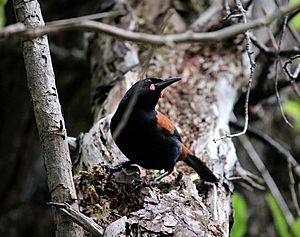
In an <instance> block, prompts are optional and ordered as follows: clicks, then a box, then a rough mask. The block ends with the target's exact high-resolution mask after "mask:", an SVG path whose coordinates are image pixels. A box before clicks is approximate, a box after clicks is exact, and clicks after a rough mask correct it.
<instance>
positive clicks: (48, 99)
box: [14, 0, 82, 237]
mask: <svg viewBox="0 0 300 237" xmlns="http://www.w3.org/2000/svg"><path fill="white" fill-rule="evenodd" d="M14 8H15V14H16V18H17V20H18V21H19V22H21V23H23V24H25V25H26V26H28V27H32V28H34V27H38V26H43V25H44V21H43V17H42V14H41V9H40V5H39V3H38V2H37V1H35V0H33V1H26V0H15V1H14ZM22 47H23V56H24V61H25V67H26V72H27V83H28V88H29V90H30V93H31V97H32V102H33V107H34V113H35V118H36V123H37V127H38V131H39V136H40V140H41V144H42V148H43V156H44V161H45V167H46V172H47V176H48V187H49V192H50V194H51V199H52V201H53V202H68V203H69V204H71V205H72V206H74V207H78V204H77V202H76V200H77V197H76V191H75V187H74V183H73V179H72V168H71V160H70V155H69V149H68V144H67V134H66V129H65V123H64V119H63V116H62V111H61V106H60V103H59V99H58V93H57V90H56V85H55V76H54V72H53V68H52V62H51V56H50V51H49V45H48V39H47V37H46V36H43V37H40V38H36V39H31V40H28V39H23V41H22ZM54 222H55V230H56V236H64V237H66V236H70V237H71V236H82V230H81V227H79V226H78V225H76V224H74V223H72V222H71V221H70V220H69V219H67V218H66V217H64V216H62V215H61V214H60V213H59V212H57V211H55V212H54Z"/></svg>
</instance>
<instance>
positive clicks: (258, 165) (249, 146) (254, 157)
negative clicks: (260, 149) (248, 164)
mask: <svg viewBox="0 0 300 237" xmlns="http://www.w3.org/2000/svg"><path fill="white" fill-rule="evenodd" d="M239 140H240V141H241V143H242V145H243V146H244V148H245V150H246V151H247V153H248V155H249V157H250V159H251V160H252V162H253V163H254V165H255V166H256V168H257V169H258V170H259V172H260V173H261V175H262V176H263V178H264V180H265V182H266V184H267V186H268V188H269V189H270V191H271V193H272V195H273V196H274V198H275V199H276V201H277V203H278V205H279V207H280V209H281V211H282V213H283V215H284V217H285V220H286V221H287V223H288V224H289V225H291V224H292V223H293V222H294V217H293V215H292V213H291V212H290V210H289V208H288V205H287V204H286V202H285V200H284V198H283V197H282V195H281V193H280V191H279V189H278V187H277V185H276V183H275V181H274V180H273V178H272V176H271V174H270V173H269V171H268V170H267V168H266V166H265V165H264V163H263V162H262V160H261V159H260V157H259V156H258V154H257V152H256V151H255V148H254V147H253V145H252V143H251V142H250V141H249V139H247V137H245V136H240V137H239Z"/></svg>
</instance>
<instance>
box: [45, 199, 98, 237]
mask: <svg viewBox="0 0 300 237" xmlns="http://www.w3.org/2000/svg"><path fill="white" fill-rule="evenodd" d="M48 204H49V205H51V206H54V207H56V208H57V209H58V210H59V211H60V212H61V213H62V214H64V215H65V216H67V217H68V218H70V219H71V220H72V221H73V222H75V223H76V224H78V225H80V226H81V227H82V228H84V229H85V230H87V231H89V232H90V233H91V234H92V235H93V236H99V237H102V236H103V233H104V230H103V228H102V227H101V226H99V225H98V224H97V223H96V222H95V221H93V219H91V218H89V217H87V216H85V215H83V214H82V213H81V212H80V211H78V210H76V209H75V208H73V207H72V206H71V205H69V204H68V203H66V202H65V203H58V202H49V203H48Z"/></svg>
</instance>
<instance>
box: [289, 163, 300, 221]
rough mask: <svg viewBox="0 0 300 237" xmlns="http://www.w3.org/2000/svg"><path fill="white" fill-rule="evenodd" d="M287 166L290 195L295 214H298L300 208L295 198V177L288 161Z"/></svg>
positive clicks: (299, 213) (299, 214)
mask: <svg viewBox="0 0 300 237" xmlns="http://www.w3.org/2000/svg"><path fill="white" fill-rule="evenodd" d="M288 168H289V177H290V181H291V183H290V191H291V195H292V200H293V203H294V206H295V209H296V212H297V215H298V216H300V208H299V203H298V199H297V194H296V188H295V184H296V183H295V178H294V174H293V171H292V164H291V163H290V162H289V164H288Z"/></svg>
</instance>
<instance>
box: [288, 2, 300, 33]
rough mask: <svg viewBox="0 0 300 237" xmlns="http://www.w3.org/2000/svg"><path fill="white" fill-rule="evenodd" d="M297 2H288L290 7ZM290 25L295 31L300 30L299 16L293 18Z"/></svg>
mask: <svg viewBox="0 0 300 237" xmlns="http://www.w3.org/2000/svg"><path fill="white" fill-rule="evenodd" d="M297 2H299V0H290V4H291V5H292V4H295V3H297ZM291 24H292V26H293V27H294V28H295V29H296V30H300V14H297V15H296V16H294V17H293V19H292V20H291Z"/></svg>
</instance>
